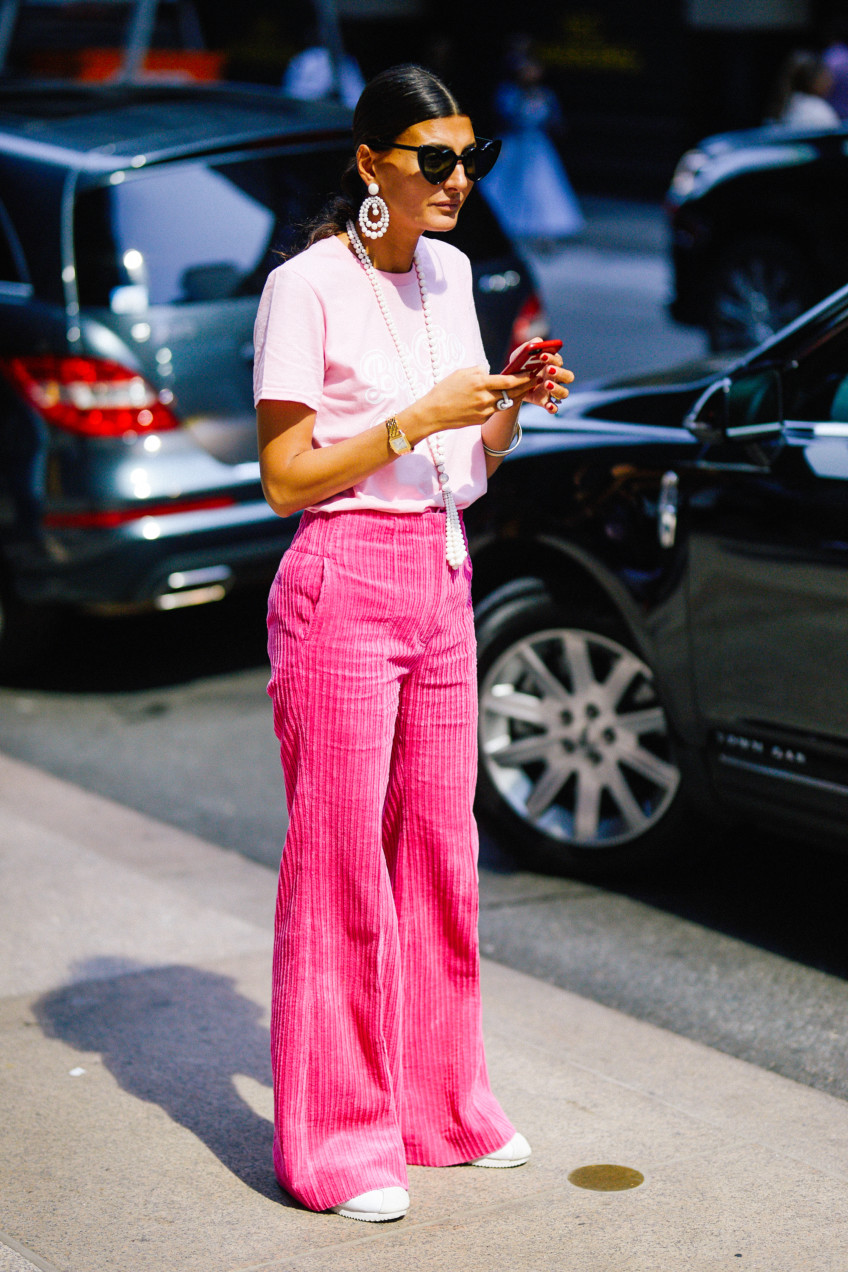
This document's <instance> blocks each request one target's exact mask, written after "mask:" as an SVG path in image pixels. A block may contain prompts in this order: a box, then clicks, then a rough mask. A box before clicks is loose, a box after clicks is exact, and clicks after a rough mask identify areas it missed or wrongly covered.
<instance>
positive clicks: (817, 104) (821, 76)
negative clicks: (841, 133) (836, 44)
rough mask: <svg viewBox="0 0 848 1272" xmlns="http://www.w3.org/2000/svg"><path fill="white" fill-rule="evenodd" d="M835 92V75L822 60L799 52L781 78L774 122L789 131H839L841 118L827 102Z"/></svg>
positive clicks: (813, 54)
mask: <svg viewBox="0 0 848 1272" xmlns="http://www.w3.org/2000/svg"><path fill="white" fill-rule="evenodd" d="M832 88H833V75H832V73H831V71H830V70H829V68H828V66H827V64H826V63H825V62H824V61H823V59H822V58H820V57H819V56H818V55H817V54H815V53H808V52H806V51H805V50H803V49H798V50H796V51H795V52H794V53H791V54H790V55H789V57H788V58H787V60H786V62H785V63H784V64H783V67H782V69H781V72H780V75H779V77H778V82H777V87H776V89H775V93H774V100H773V102H772V109H771V114H770V116H769V118H770V120H771V122H773V123H776V124H780V125H782V126H783V127H786V128H837V127H838V126H839V116H838V115H837V113H836V111H835V110H834V108H833V107H832V106H831V104H830V102H829V101H828V100H827V98H828V96H829V94H830V91H831V89H832Z"/></svg>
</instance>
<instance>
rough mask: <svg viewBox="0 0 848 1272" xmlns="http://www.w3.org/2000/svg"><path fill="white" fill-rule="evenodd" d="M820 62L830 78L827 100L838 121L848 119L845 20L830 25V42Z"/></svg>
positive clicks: (847, 63) (846, 30) (847, 57)
mask: <svg viewBox="0 0 848 1272" xmlns="http://www.w3.org/2000/svg"><path fill="white" fill-rule="evenodd" d="M822 61H823V62H824V64H825V66H826V67H827V69H828V70H829V71H830V74H831V77H832V83H831V89H830V92H829V93H828V95H827V100H828V101H829V102H830V104H831V106H832V107H833V109H834V110H835V111H836V113H837V115H838V116H839V118H840V119H848V20H846V19H845V18H840V19H837V20H835V21H834V22H833V23H831V27H830V40H829V42H828V45H827V48H826V49H825V51H824V53H823V54H822Z"/></svg>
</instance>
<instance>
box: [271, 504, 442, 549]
mask: <svg viewBox="0 0 848 1272" xmlns="http://www.w3.org/2000/svg"><path fill="white" fill-rule="evenodd" d="M459 519H460V525H462V512H461V511H460V513H459ZM354 540H355V541H358V542H360V543H361V542H366V543H369V544H373V545H374V546H378V545H380V544H386V545H388V546H391V547H393V548H397V547H398V546H399V545H400V544H404V545H405V544H410V545H411V544H414V543H417V544H423V543H430V542H432V543H438V544H440V545H441V546H442V550H444V541H445V510H444V508H424V509H422V510H421V511H420V512H381V511H379V510H378V509H376V508H361V509H360V508H351V509H343V510H341V511H339V512H323V511H321V510H312V509H307V510H306V512H304V513H302V514H301V518H300V524H299V525H298V528H297V531H296V533H295V536H294V539H293V540H292V547H294V546H295V545H298V544H299V545H300V546H301V547H306V544H307V541H308V544H309V549H310V551H312V552H324V551H326V550H327V549H329V548H330V546H331V545H333V544H342V543H349V542H352V541H354Z"/></svg>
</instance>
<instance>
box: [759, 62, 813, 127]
mask: <svg viewBox="0 0 848 1272" xmlns="http://www.w3.org/2000/svg"><path fill="white" fill-rule="evenodd" d="M824 69H826V63H825V62H824V60H823V59H822V58H821V57H819V55H818V54H817V53H811V52H809V50H807V49H796V50H795V51H794V52H793V53H790V54H789V56H788V57H787V59H786V61H785V62H784V63H783V65H782V67H781V68H780V73H779V75H778V78H777V83H776V85H775V89H774V93H773V96H772V100H771V105H770V109H769V112H768V116H767V118H768V119H769V120H774V121H776V122H778V123H779V122H780V121H781V119H782V118H783V112H784V111H785V110H786V107H787V106H788V105H789V99H790V98H791V96H792V94H793V93H813V94H815V92H816V81H817V79H818V77H819V75H820V74H821V72H822V71H823V70H824Z"/></svg>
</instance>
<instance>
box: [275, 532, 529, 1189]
mask: <svg viewBox="0 0 848 1272" xmlns="http://www.w3.org/2000/svg"><path fill="white" fill-rule="evenodd" d="M470 580H471V567H470V563H469V562H468V561H466V562H465V564H464V566H462V567H460V568H459V569H458V570H452V569H451V568H450V567H449V566H448V564H447V563H446V561H445V517H444V513H443V512H442V511H439V510H435V509H433V510H428V511H426V512H424V513H408V514H407V513H383V512H376V511H371V510H363V511H361V512H360V511H356V512H337V513H325V512H318V513H305V514H304V515H303V518H302V519H301V523H300V527H299V529H298V532H297V534H296V536H295V539H294V542H293V544H292V546H291V548H290V549H289V550H288V551H287V552H286V554H285V556H284V557H283V560H282V563H281V565H280V569H279V572H278V574H277V578H276V580H275V582H274V585H273V587H272V590H271V596H270V602H269V611H268V630H269V644H268V647H269V654H270V659H271V667H272V675H271V681H270V684H269V686H268V692H269V693H270V695H271V697H272V700H273V703H274V726H275V729H276V732H277V736H278V737H279V739H280V751H281V756H282V763H283V773H284V777H285V785H286V798H287V802H288V810H289V829H288V834H287V836H286V841H285V847H284V850H283V858H282V863H281V867H280V883H279V893H278V899H277V917H276V933H275V943H274V965H273V987H272V1004H271V1057H272V1063H273V1075H274V1107H275V1114H274V1120H275V1133H274V1168H275V1170H276V1173H277V1177H278V1179H279V1181H280V1183H281V1184H282V1186H283V1187H284V1188H285V1189H286V1190H287V1191H288V1192H289V1193H291V1194H292V1196H294V1197H296V1198H297V1199H298V1200H299V1201H301V1202H302V1203H303V1204H304V1205H305V1206H307V1207H309V1208H310V1209H311V1210H324V1209H327V1208H328V1207H330V1206H334V1205H337V1204H338V1203H339V1202H342V1201H347V1200H348V1199H350V1198H351V1197H354V1196H357V1195H358V1194H359V1193H363V1192H367V1191H369V1190H370V1189H372V1188H379V1187H385V1186H387V1185H399V1186H400V1187H402V1188H407V1187H408V1182H407V1172H406V1166H407V1163H409V1164H415V1165H422V1166H449V1165H453V1164H456V1163H458V1162H465V1161H469V1160H470V1159H471V1158H474V1157H480V1156H482V1155H483V1154H485V1153H489V1152H492V1151H493V1150H495V1149H497V1148H500V1147H501V1146H502V1145H503V1144H505V1143H506V1142H507V1141H508V1140H509V1139H510V1137H511V1136H512V1134H513V1128H512V1126H511V1125H510V1123H509V1121H508V1120H507V1118H506V1116H505V1114H504V1113H503V1111H502V1109H501V1108H500V1106H499V1104H498V1103H497V1101H496V1099H495V1097H494V1096H493V1094H492V1092H491V1090H490V1087H489V1081H488V1077H487V1073H486V1062H485V1058H484V1054H483V1039H482V1033H481V1020H480V992H479V960H478V946H477V908H478V902H477V830H476V826H475V823H474V818H473V815H472V800H473V796H474V784H475V777H476V745H475V733H476V728H475V726H476V717H477V693H476V682H475V642H474V628H473V620H472V613H471V598H470Z"/></svg>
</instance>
